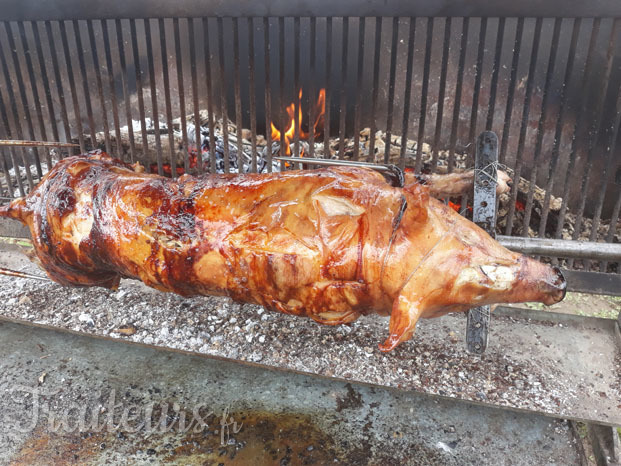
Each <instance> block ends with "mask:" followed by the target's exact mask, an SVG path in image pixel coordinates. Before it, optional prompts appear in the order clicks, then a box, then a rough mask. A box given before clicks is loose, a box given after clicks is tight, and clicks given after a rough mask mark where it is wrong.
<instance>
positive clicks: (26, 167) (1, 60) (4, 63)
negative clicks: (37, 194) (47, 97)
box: [0, 23, 34, 189]
mask: <svg viewBox="0 0 621 466" xmlns="http://www.w3.org/2000/svg"><path fill="white" fill-rule="evenodd" d="M4 24H5V28H6V26H7V23H4ZM6 33H7V35H9V36H10V31H9V30H8V29H6ZM9 46H10V47H11V49H13V50H14V49H15V45H14V44H13V45H12V46H11V44H9ZM0 63H1V64H2V73H3V75H4V82H5V83H6V89H7V94H8V96H9V102H10V105H11V111H12V113H13V117H14V118H15V120H17V121H15V132H16V133H17V137H18V138H19V139H23V138H24V137H23V131H22V127H21V125H20V124H19V120H18V118H19V117H18V115H19V114H18V111H17V102H16V101H15V93H14V92H13V87H14V86H12V85H11V75H10V74H9V67H8V64H7V61H6V57H5V55H4V47H2V44H0ZM16 79H17V76H16ZM5 115H6V113H5ZM5 132H6V135H7V137H9V138H10V137H11V130H10V125H9V123H8V118H7V120H6V126H5ZM14 154H15V151H14V150H13V149H11V155H12V156H13V158H14ZM21 159H22V163H23V164H24V170H25V171H26V179H27V181H28V186H29V188H30V189H32V188H33V187H34V183H33V181H32V173H31V172H30V164H29V163H28V160H27V159H26V157H25V154H24V153H23V152H22V153H21ZM13 168H14V170H15V176H16V177H17V178H20V173H19V166H18V165H17V164H16V161H15V160H13Z"/></svg>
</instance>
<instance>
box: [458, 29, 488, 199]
mask: <svg viewBox="0 0 621 466" xmlns="http://www.w3.org/2000/svg"><path fill="white" fill-rule="evenodd" d="M486 35H487V18H481V25H480V28H479V49H478V51H477V61H476V65H475V68H474V91H473V93H472V107H471V111H470V132H469V134H468V143H469V144H471V146H470V147H472V148H473V149H472V150H470V151H469V152H470V154H474V151H475V150H476V144H475V137H476V134H477V116H478V114H479V96H480V94H481V78H482V74H483V73H482V72H483V55H484V54H485V36H486ZM469 158H470V157H469ZM472 158H474V157H472ZM463 204H464V206H465V205H466V203H463Z"/></svg>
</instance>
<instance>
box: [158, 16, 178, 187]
mask: <svg viewBox="0 0 621 466" xmlns="http://www.w3.org/2000/svg"><path fill="white" fill-rule="evenodd" d="M158 25H159V33H160V51H161V56H162V75H163V78H164V99H165V103H166V127H167V129H168V155H169V156H170V176H171V177H172V178H173V179H175V178H176V177H177V154H176V151H175V136H174V133H173V123H172V104H171V101H170V78H169V76H168V52H167V51H166V26H165V24H164V20H163V19H162V18H160V19H159V20H158Z"/></svg>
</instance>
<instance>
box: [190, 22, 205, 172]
mask: <svg viewBox="0 0 621 466" xmlns="http://www.w3.org/2000/svg"><path fill="white" fill-rule="evenodd" d="M188 35H189V37H190V74H191V77H192V113H193V114H194V144H195V145H196V166H197V168H198V173H200V174H202V173H203V172H204V171H205V170H204V168H205V167H204V166H203V150H202V141H203V136H202V134H201V117H200V111H199V108H198V105H199V104H198V70H197V66H196V43H195V42H196V41H195V37H194V18H189V19H188Z"/></svg>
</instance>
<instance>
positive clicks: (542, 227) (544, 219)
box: [539, 18, 582, 238]
mask: <svg viewBox="0 0 621 466" xmlns="http://www.w3.org/2000/svg"><path fill="white" fill-rule="evenodd" d="M581 24H582V19H581V18H576V19H575V20H574V25H573V29H572V33H571V42H570V45H569V53H568V55H567V63H566V65H565V74H564V77H563V85H562V87H561V92H560V96H559V100H560V103H559V108H558V118H557V119H556V128H555V130H554V143H553V146H552V153H551V156H550V159H551V160H550V168H549V170H548V180H547V182H546V187H545V191H546V194H545V197H544V200H543V208H542V212H541V221H540V223H539V237H540V238H544V237H545V233H546V225H547V223H548V214H549V212H550V196H551V194H552V189H553V187H554V179H555V174H556V167H557V165H558V161H559V147H560V144H561V138H562V136H563V123H564V122H565V106H566V105H567V97H568V94H569V93H568V92H567V88H568V86H569V81H570V80H571V75H572V73H573V69H574V59H575V55H576V45H577V43H578V36H579V34H580V26H581Z"/></svg>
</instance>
